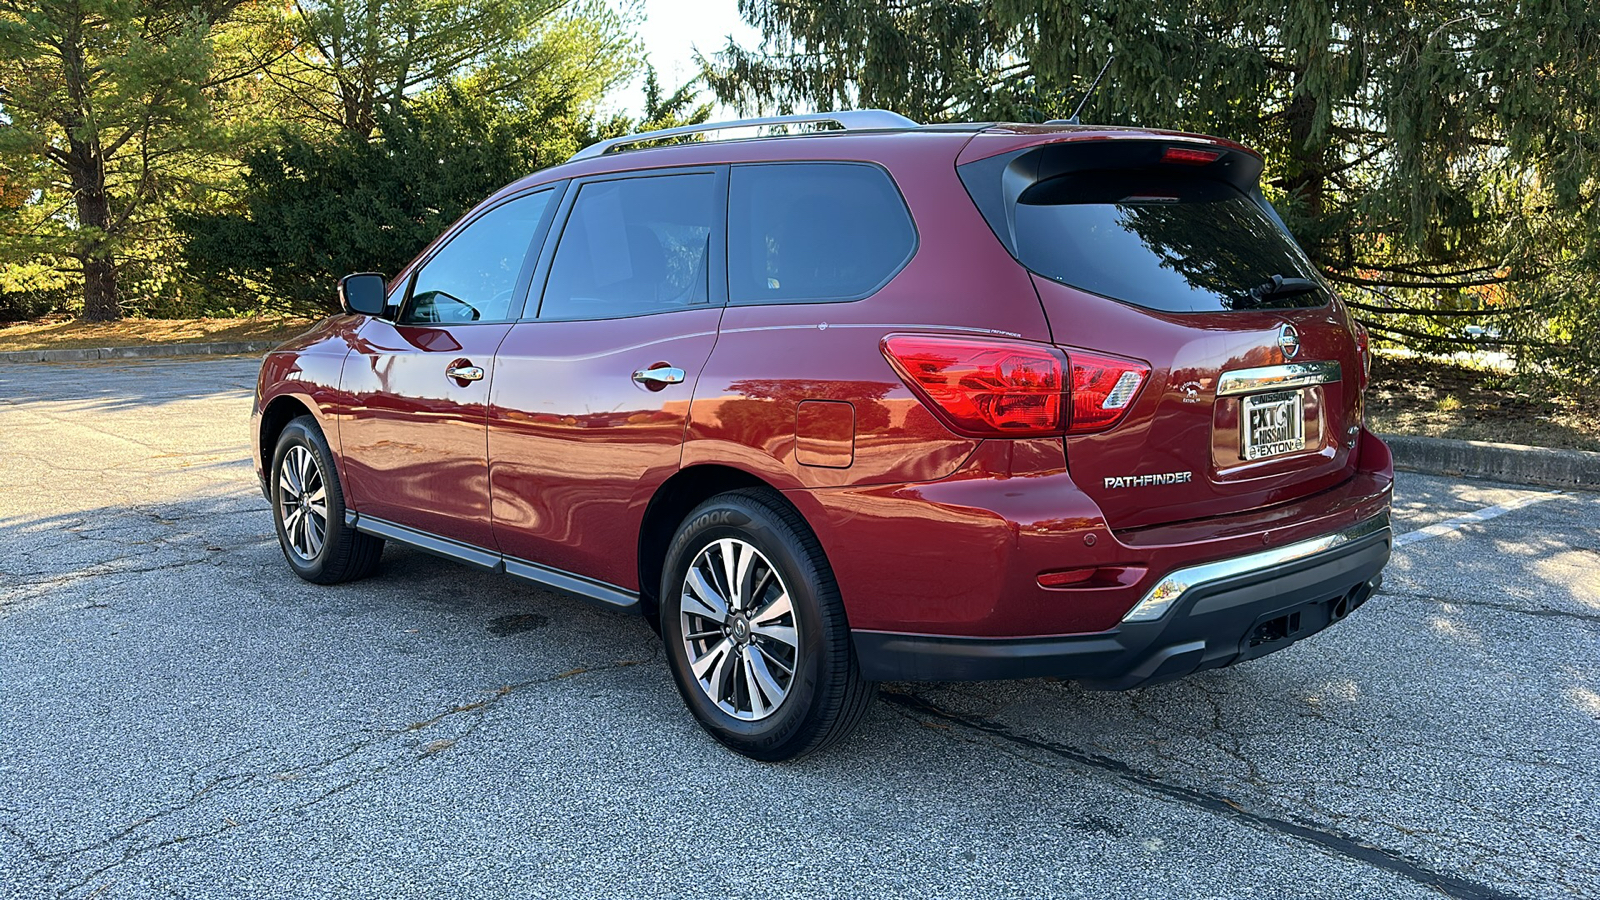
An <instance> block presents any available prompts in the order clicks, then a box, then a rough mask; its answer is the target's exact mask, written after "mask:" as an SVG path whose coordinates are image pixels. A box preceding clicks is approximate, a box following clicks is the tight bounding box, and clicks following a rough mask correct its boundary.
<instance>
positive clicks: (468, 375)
mask: <svg viewBox="0 0 1600 900" xmlns="http://www.w3.org/2000/svg"><path fill="white" fill-rule="evenodd" d="M444 374H445V375H447V376H449V377H450V378H454V379H456V380H457V381H482V380H483V367H482V366H451V367H450V368H448V369H445V370H444Z"/></svg>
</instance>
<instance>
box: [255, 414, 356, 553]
mask: <svg viewBox="0 0 1600 900" xmlns="http://www.w3.org/2000/svg"><path fill="white" fill-rule="evenodd" d="M267 483H268V484H269V485H271V489H272V522H273V525H274V526H275V527H276V529H277V532H278V546H279V548H280V549H282V550H283V558H284V559H285V560H287V561H288V563H289V568H291V569H293V570H294V573H295V574H296V575H299V576H300V577H301V578H304V579H305V580H306V581H309V582H312V583H313V584H339V583H341V582H345V581H355V580H356V579H358V578H365V577H367V576H368V575H371V574H372V573H373V571H374V570H375V569H377V568H378V559H379V557H380V556H382V555H383V539H382V538H376V537H373V536H372V535H370V534H362V533H360V532H358V531H356V530H355V529H354V528H351V527H349V526H347V525H345V523H344V512H345V507H344V489H343V487H342V486H341V485H340V484H339V470H338V469H337V468H336V467H335V466H334V463H333V451H331V450H330V449H328V442H327V440H326V439H325V438H323V436H322V429H320V428H318V427H317V423H316V420H314V419H312V418H311V417H310V416H301V417H300V418H297V419H295V420H294V421H292V422H290V423H289V424H288V425H286V426H284V429H283V433H282V434H280V435H278V446H277V448H276V449H275V450H273V453H272V469H271V471H270V474H269V480H268V482H267ZM302 500H304V502H302ZM319 500H320V501H321V502H320V504H319V503H318V501H319Z"/></svg>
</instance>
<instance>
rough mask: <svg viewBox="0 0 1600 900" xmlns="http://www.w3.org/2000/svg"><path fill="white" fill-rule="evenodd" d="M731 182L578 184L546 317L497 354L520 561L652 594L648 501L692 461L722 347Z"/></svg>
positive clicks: (497, 440) (495, 429)
mask: <svg viewBox="0 0 1600 900" xmlns="http://www.w3.org/2000/svg"><path fill="white" fill-rule="evenodd" d="M724 185H725V172H724V170H720V169H706V170H692V171H672V172H669V173H666V174H660V173H654V174H650V175H640V176H630V177H622V178H616V177H608V178H600V179H594V180H589V181H586V182H581V183H575V184H574V186H573V188H572V189H571V190H569V191H568V197H569V199H568V201H567V203H566V204H565V206H566V207H567V210H566V211H564V214H563V215H562V216H560V217H558V218H559V219H562V220H564V223H565V224H564V225H563V226H560V227H561V231H560V238H559V241H558V242H556V246H555V250H554V252H553V255H552V257H551V259H549V260H547V261H546V262H545V263H544V264H542V265H541V276H544V277H536V278H535V281H536V282H538V281H541V280H542V281H544V282H545V287H544V290H543V294H542V302H541V303H540V304H539V306H538V313H537V320H535V321H524V322H521V323H519V324H517V325H515V326H513V327H512V329H511V333H510V334H509V335H508V336H507V337H506V340H505V342H504V343H503V344H502V345H501V347H500V353H499V354H498V356H496V358H495V371H494V384H493V389H492V391H491V394H490V407H489V458H490V461H491V468H490V479H491V484H492V487H491V490H492V493H493V509H494V530H495V537H496V538H497V540H498V543H499V546H500V549H501V550H502V551H504V552H505V553H506V554H507V556H508V557H513V558H514V559H508V561H507V565H508V566H515V565H518V564H519V562H518V561H526V562H532V563H534V564H536V565H537V566H541V567H546V568H551V569H556V570H559V571H561V572H563V573H570V574H577V575H580V576H583V577H586V578H589V579H594V580H598V581H601V582H605V583H607V584H610V585H616V586H619V587H622V588H625V589H627V590H637V589H638V574H637V573H638V568H637V561H636V556H637V546H638V540H639V526H640V523H641V521H642V519H643V516H644V508H645V504H646V503H647V502H648V501H649V498H650V496H651V495H652V494H653V493H654V491H655V489H656V488H657V487H658V486H660V485H661V483H662V482H664V481H665V480H666V479H667V478H668V477H670V476H671V475H672V473H673V472H676V471H677V469H678V464H679V461H680V458H681V455H682V446H683V432H684V426H685V423H686V421H687V417H688V412H689V401H690V399H691V397H692V395H693V392H694V386H695V381H696V380H697V378H698V377H699V374H700V370H701V369H702V368H703V367H704V366H705V362H706V360H707V358H708V357H710V355H711V348H712V345H713V344H715V343H716V337H717V325H718V321H719V319H720V318H721V314H722V298H723V294H724V293H725V292H726V286H725V284H723V283H722V279H721V278H720V277H712V273H714V272H720V271H721V265H722V259H721V258H722V252H723V251H722V247H723V246H724V244H723V238H722V228H721V225H720V223H721V222H723V221H724V215H723V202H722V199H721V198H722V196H723V194H724V193H725V190H724ZM532 302H533V301H530V307H531V305H532Z"/></svg>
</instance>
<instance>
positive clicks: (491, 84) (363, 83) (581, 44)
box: [267, 0, 639, 137]
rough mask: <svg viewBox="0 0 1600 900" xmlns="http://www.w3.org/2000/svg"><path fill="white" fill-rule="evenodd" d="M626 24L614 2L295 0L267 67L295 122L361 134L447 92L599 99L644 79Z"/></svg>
mask: <svg viewBox="0 0 1600 900" xmlns="http://www.w3.org/2000/svg"><path fill="white" fill-rule="evenodd" d="M629 25H630V21H629V20H628V18H627V17H625V16H623V15H620V14H618V13H617V12H615V11H614V10H612V9H611V8H610V7H609V6H608V5H607V4H606V3H604V2H603V0H294V2H293V4H292V6H291V7H290V11H289V14H288V16H287V19H286V21H285V26H284V27H285V31H286V39H287V46H288V51H287V52H286V53H285V54H283V55H282V56H281V57H279V58H277V59H275V60H274V61H273V63H272V65H270V66H269V67H268V70H267V71H268V72H269V73H270V74H271V76H272V81H273V83H274V84H275V85H276V86H277V88H278V89H279V91H280V92H281V94H282V96H283V98H284V102H283V113H284V115H285V116H286V117H287V118H289V119H290V120H298V121H302V122H305V123H308V124H310V125H311V126H313V128H316V127H321V128H323V129H324V130H325V129H326V128H328V127H332V128H337V129H341V130H345V131H350V132H354V133H356V134H358V135H361V136H363V137H366V136H370V135H372V134H373V132H374V131H375V130H376V129H377V126H378V115H379V113H380V111H388V112H397V111H399V110H400V109H402V108H403V107H404V106H405V104H406V102H407V101H408V99H409V98H412V97H415V96H418V95H420V94H422V93H425V92H427V91H428V90H429V89H431V88H435V87H439V86H442V85H445V84H470V85H471V92H472V93H473V94H474V95H476V96H477V97H480V98H483V99H488V100H494V101H497V102H502V103H519V102H520V103H529V104H532V105H538V104H539V103H540V102H542V101H545V100H548V99H550V98H551V97H554V98H557V99H560V100H562V101H568V100H572V101H576V102H578V103H580V104H586V103H590V102H592V101H595V100H598V99H599V97H600V96H601V95H603V94H604V93H605V91H607V90H608V89H610V88H611V87H613V86H614V85H616V84H617V83H619V82H620V81H622V80H623V79H625V78H627V77H628V76H630V75H631V74H632V72H633V71H634V66H635V65H636V60H637V58H638V49H639V48H638V46H637V41H636V39H635V38H634V36H633V34H632V32H631V31H630V30H629Z"/></svg>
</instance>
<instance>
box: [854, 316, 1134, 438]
mask: <svg viewBox="0 0 1600 900" xmlns="http://www.w3.org/2000/svg"><path fill="white" fill-rule="evenodd" d="M883 355H884V356H885V357H886V358H888V360H889V363H890V365H892V366H894V369H895V372H896V373H897V374H898V375H899V376H900V380H902V381H904V382H905V383H906V386H907V387H909V388H911V390H912V391H913V392H914V393H915V394H916V395H917V397H918V398H919V399H920V400H922V402H923V403H924V404H925V405H927V407H928V408H929V409H930V410H931V411H932V412H933V413H934V414H935V415H937V416H939V418H941V419H943V420H944V422H945V424H947V425H949V426H950V427H951V428H952V429H953V430H955V431H956V432H957V433H960V434H964V435H967V436H969V437H1042V436H1046V435H1053V434H1061V433H1063V432H1071V433H1074V434H1078V433H1084V432H1090V431H1101V430H1103V429H1106V428H1110V427H1111V426H1112V425H1115V424H1116V423H1117V422H1119V421H1121V419H1122V417H1123V416H1124V415H1125V414H1126V413H1127V411H1128V409H1129V407H1131V406H1132V405H1133V400H1134V398H1135V397H1136V396H1138V394H1139V388H1141V387H1143V386H1144V382H1145V379H1146V378H1148V377H1149V375H1150V367H1149V366H1147V365H1145V364H1144V363H1142V362H1138V361H1135V360H1131V359H1123V358H1121V357H1117V356H1107V355H1105V354H1103V353H1090V352H1088V351H1086V350H1068V351H1066V352H1065V353H1063V352H1062V351H1061V350H1059V349H1057V348H1055V347H1047V346H1044V345H1041V344H1033V343H1028V342H1026V341H1010V340H1005V339H1001V338H994V339H977V338H957V337H943V336H938V335H922V334H895V335H890V336H888V337H886V338H884V339H883Z"/></svg>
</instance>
